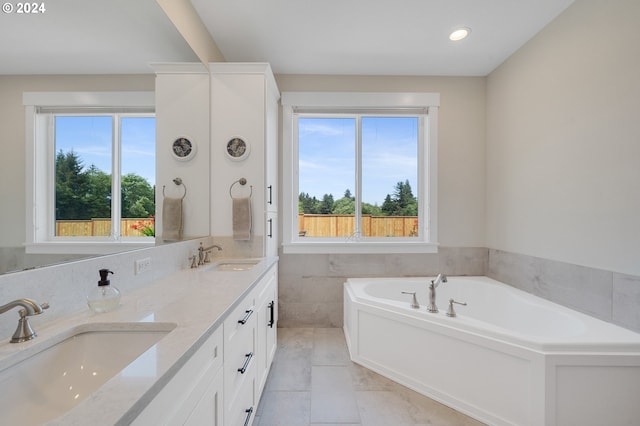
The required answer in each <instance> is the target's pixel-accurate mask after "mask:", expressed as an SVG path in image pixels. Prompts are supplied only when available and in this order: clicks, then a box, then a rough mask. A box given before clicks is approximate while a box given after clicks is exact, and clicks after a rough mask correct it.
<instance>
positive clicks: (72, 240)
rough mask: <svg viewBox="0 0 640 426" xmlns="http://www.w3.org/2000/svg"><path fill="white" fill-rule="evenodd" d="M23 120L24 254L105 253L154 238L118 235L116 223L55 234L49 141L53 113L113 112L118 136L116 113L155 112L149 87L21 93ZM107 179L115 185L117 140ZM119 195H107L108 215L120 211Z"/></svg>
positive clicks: (152, 241)
mask: <svg viewBox="0 0 640 426" xmlns="http://www.w3.org/2000/svg"><path fill="white" fill-rule="evenodd" d="M23 104H24V106H25V119H26V132H25V142H26V144H25V145H26V241H25V250H26V252H27V253H71V254H77V253H83V254H108V253H115V252H120V251H122V250H130V249H136V248H145V247H149V246H152V245H154V244H155V238H154V237H142V236H141V237H122V236H120V235H119V233H120V232H119V231H120V224H119V223H113V224H112V226H113V227H112V231H114V234H115V235H111V236H108V237H60V236H55V229H54V223H55V203H54V200H55V155H56V153H55V146H54V144H53V143H52V142H53V138H54V121H55V116H56V115H75V116H81V115H94V116H99V115H108V116H113V117H114V123H113V132H114V133H113V135H114V137H115V139H116V140H117V141H118V142H119V141H120V137H121V134H120V131H121V129H120V118H124V117H152V116H155V95H154V93H153V92H25V93H24V94H23ZM112 155H113V159H118V160H117V161H115V160H113V165H114V167H113V170H112V171H111V173H112V182H114V181H115V183H116V185H115V188H116V190H119V187H120V179H121V176H120V164H121V159H120V143H117V144H112ZM120 201H121V197H120V196H119V197H117V198H116V197H113V200H112V205H111V209H112V218H113V213H114V212H117V213H116V218H119V216H120Z"/></svg>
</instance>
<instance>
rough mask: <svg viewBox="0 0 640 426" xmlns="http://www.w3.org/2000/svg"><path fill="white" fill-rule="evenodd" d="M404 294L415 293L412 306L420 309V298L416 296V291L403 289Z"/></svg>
mask: <svg viewBox="0 0 640 426" xmlns="http://www.w3.org/2000/svg"><path fill="white" fill-rule="evenodd" d="M402 294H411V295H413V301H412V302H411V307H412V308H413V309H420V304H419V303H418V299H417V298H416V292H415V291H403V292H402Z"/></svg>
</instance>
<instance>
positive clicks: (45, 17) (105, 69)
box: [0, 0, 199, 274]
mask: <svg viewBox="0 0 640 426" xmlns="http://www.w3.org/2000/svg"><path fill="white" fill-rule="evenodd" d="M89 3H90V4H89ZM46 6H47V7H48V6H49V4H47V5H46ZM21 18H23V17H22V16H19V15H17V14H10V13H6V14H5V16H4V17H3V26H2V30H1V31H2V34H4V35H5V36H7V35H8V34H11V37H12V38H13V39H15V40H20V41H21V42H20V43H13V44H10V45H7V46H6V47H7V48H6V49H3V61H2V62H1V63H0V93H1V94H2V96H0V114H2V115H3V125H2V126H1V127H0V141H2V142H0V143H1V144H2V146H3V148H4V149H3V154H2V155H0V182H2V185H0V200H2V201H1V202H0V205H1V207H0V274H2V273H7V272H14V271H20V270H24V269H32V268H37V267H42V266H47V265H52V264H59V263H62V262H67V261H72V260H78V259H81V258H87V257H93V256H91V255H63V254H56V255H49V254H47V255H45V254H28V255H27V254H25V250H24V245H23V244H24V241H25V234H26V226H27V220H26V207H25V204H26V200H25V188H26V182H27V180H26V176H25V175H26V172H25V163H26V161H25V158H26V153H25V148H24V141H25V108H24V106H23V98H22V96H23V93H24V92H64V91H153V90H154V88H155V74H154V72H153V70H152V69H151V67H149V65H148V64H149V63H151V62H199V60H198V58H197V56H196V55H195V54H194V52H193V51H192V49H191V48H190V47H189V45H188V43H187V42H186V41H185V40H184V39H183V38H182V36H181V35H180V34H179V33H178V31H177V30H176V29H175V27H174V26H173V24H172V23H171V21H170V20H169V18H168V17H167V16H166V15H165V13H164V12H163V11H162V9H161V8H160V7H159V6H158V4H157V3H156V1H155V0H140V1H136V2H133V3H132V2H115V3H114V2H102V3H95V2H81V1H78V0H57V1H56V2H55V5H53V6H52V7H48V9H47V10H46V11H43V13H42V14H41V16H38V17H33V19H21ZM45 36H46V40H47V42H46V43H43V37H45ZM165 174H166V173H165ZM162 175H163V171H162V170H156V176H157V177H158V176H162ZM156 180H158V179H156ZM194 238H195V236H194Z"/></svg>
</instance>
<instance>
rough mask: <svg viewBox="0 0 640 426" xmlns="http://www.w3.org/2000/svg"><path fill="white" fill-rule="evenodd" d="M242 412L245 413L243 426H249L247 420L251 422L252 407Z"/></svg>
mask: <svg viewBox="0 0 640 426" xmlns="http://www.w3.org/2000/svg"><path fill="white" fill-rule="evenodd" d="M244 412H245V413H247V417H246V418H245V419H244V426H247V425H248V424H249V420H251V415H252V414H253V407H251V408H247V409H246V410H244Z"/></svg>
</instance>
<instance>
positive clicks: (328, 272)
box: [278, 247, 640, 332]
mask: <svg viewBox="0 0 640 426" xmlns="http://www.w3.org/2000/svg"><path fill="white" fill-rule="evenodd" d="M440 272H442V273H444V274H447V275H486V276H488V277H491V278H494V279H496V280H498V281H501V282H504V283H506V284H509V285H512V286H514V287H516V288H519V289H521V290H524V291H526V292H529V293H532V294H535V295H536V296H539V297H542V298H545V299H547V300H551V301H552V302H555V303H558V304H561V305H564V306H567V307H570V308H572V309H575V310H577V311H580V312H583V313H586V314H588V315H591V316H594V317H596V318H599V319H602V320H604V321H607V322H611V323H614V324H617V325H620V326H622V327H625V328H628V329H630V330H633V331H637V332H640V277H638V276H631V275H625V274H620V273H616V272H611V271H605V270H602V269H596V268H589V267H586V266H579V265H573V264H569V263H565V262H558V261H553V260H548V259H543V258H538V257H533V256H526V255H521V254H516V253H510V252H506V251H501V250H495V249H487V248H468V247H440V249H439V253H437V254H390V255H385V254H357V255H356V254H353V255H341V254H318V255H311V254H309V255H307V254H281V255H280V269H279V273H280V276H279V292H280V294H279V309H280V312H279V321H278V324H279V326H280V327H342V324H343V323H342V315H343V287H342V286H343V283H344V281H345V280H346V279H347V278H351V277H399V276H435V275H436V274H438V273H440Z"/></svg>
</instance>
